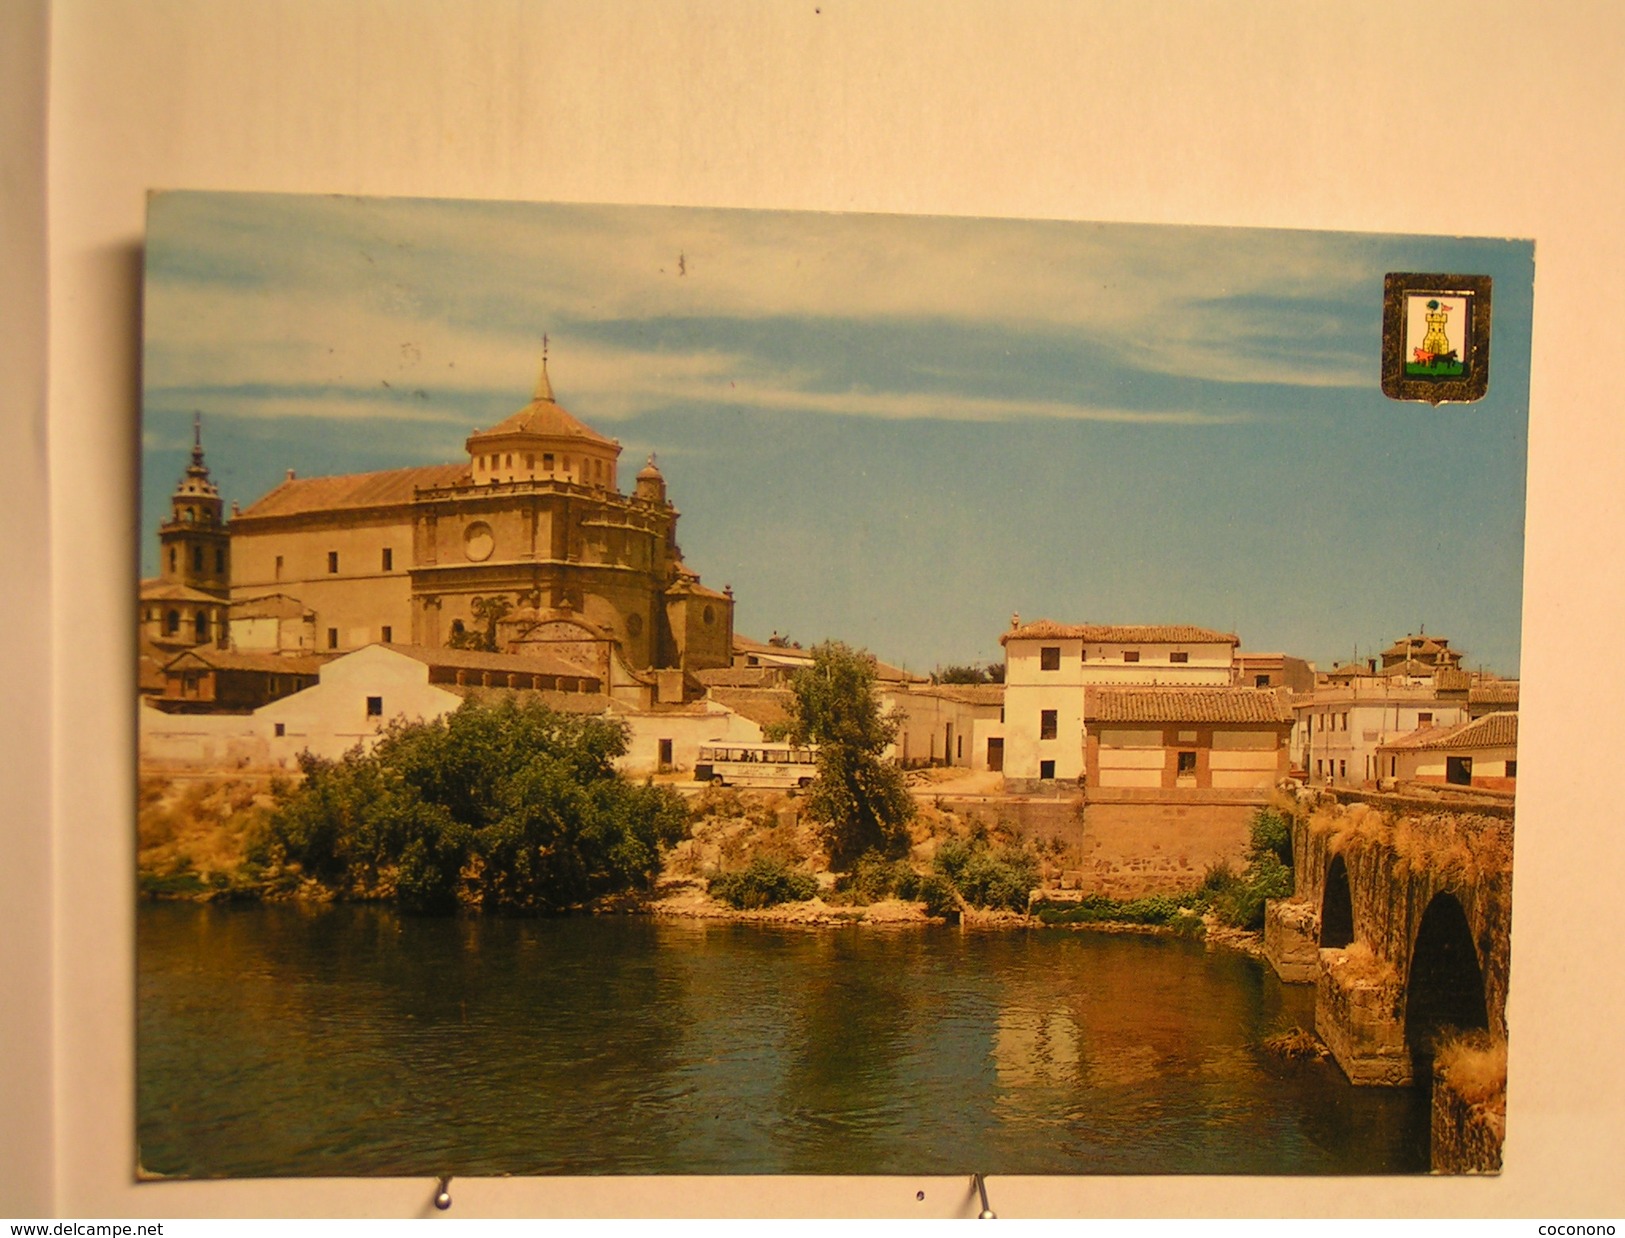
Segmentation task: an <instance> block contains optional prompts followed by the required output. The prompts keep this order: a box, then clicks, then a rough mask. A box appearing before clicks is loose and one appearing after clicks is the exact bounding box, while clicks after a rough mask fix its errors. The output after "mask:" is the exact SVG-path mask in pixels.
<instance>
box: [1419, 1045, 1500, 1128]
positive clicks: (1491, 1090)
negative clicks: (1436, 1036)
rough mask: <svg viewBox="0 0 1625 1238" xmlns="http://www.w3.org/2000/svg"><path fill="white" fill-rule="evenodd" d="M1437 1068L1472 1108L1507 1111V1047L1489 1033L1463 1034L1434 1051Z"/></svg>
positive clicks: (1446, 1081) (1452, 1088) (1438, 1046)
mask: <svg viewBox="0 0 1625 1238" xmlns="http://www.w3.org/2000/svg"><path fill="white" fill-rule="evenodd" d="M1433 1068H1434V1070H1435V1071H1436V1072H1437V1074H1438V1075H1439V1077H1440V1078H1441V1079H1443V1080H1444V1082H1445V1083H1446V1084H1447V1085H1448V1086H1449V1087H1450V1089H1451V1091H1453V1092H1455V1093H1456V1095H1458V1096H1460V1097H1461V1098H1462V1099H1463V1100H1465V1101H1466V1102H1467V1103H1468V1104H1470V1105H1483V1106H1484V1107H1486V1108H1488V1109H1500V1110H1502V1111H1504V1110H1505V1108H1506V1089H1507V1045H1506V1041H1504V1040H1493V1039H1491V1038H1490V1036H1489V1034H1488V1033H1487V1032H1462V1033H1458V1034H1456V1035H1453V1036H1450V1037H1447V1038H1446V1039H1443V1040H1441V1041H1440V1042H1439V1043H1438V1045H1436V1046H1435V1047H1434V1053H1433Z"/></svg>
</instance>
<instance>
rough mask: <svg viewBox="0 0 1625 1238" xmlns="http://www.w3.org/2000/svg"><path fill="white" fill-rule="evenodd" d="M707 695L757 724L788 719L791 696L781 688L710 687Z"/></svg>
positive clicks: (763, 724) (761, 724)
mask: <svg viewBox="0 0 1625 1238" xmlns="http://www.w3.org/2000/svg"><path fill="white" fill-rule="evenodd" d="M708 695H709V696H710V698H711V699H712V700H713V701H716V702H717V703H718V704H721V705H726V706H727V707H728V708H729V709H731V710H733V711H734V713H736V714H738V715H740V716H741V717H743V718H748V719H750V721H752V722H754V723H755V724H756V725H757V726H770V725H772V724H773V723H776V722H788V721H789V720H790V701H791V699H792V697H791V694H790V693H789V692H788V691H787V690H785V689H783V688H712V689H711V691H710V692H709V693H708Z"/></svg>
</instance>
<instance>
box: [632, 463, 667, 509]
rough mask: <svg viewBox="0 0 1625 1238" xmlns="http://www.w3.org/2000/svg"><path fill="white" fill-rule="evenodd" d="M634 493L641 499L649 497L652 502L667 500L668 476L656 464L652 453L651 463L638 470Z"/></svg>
mask: <svg viewBox="0 0 1625 1238" xmlns="http://www.w3.org/2000/svg"><path fill="white" fill-rule="evenodd" d="M632 493H633V494H635V495H636V496H637V497H638V498H640V499H648V500H649V502H651V503H664V502H665V501H666V478H665V476H664V475H663V474H662V473H661V471H660V468H659V466H658V465H656V464H655V458H654V455H653V454H652V453H651V454H650V456H649V463H648V464H645V465H644V466H643V467H642V468H641V469H639V470H638V480H637V485H636V486H635V487H634V488H633V491H632Z"/></svg>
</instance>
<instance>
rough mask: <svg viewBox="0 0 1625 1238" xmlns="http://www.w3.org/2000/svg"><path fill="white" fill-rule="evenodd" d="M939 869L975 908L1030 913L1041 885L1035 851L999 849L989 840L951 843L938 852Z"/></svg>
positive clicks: (1011, 848)
mask: <svg viewBox="0 0 1625 1238" xmlns="http://www.w3.org/2000/svg"><path fill="white" fill-rule="evenodd" d="M936 868H937V871H938V872H939V873H941V874H942V876H944V877H945V878H947V879H948V881H950V882H951V883H952V884H953V886H954V888H955V889H956V890H958V891H959V893H960V895H961V896H962V897H963V898H964V900H965V901H966V902H967V903H969V904H970V905H971V906H973V907H1003V908H1008V909H1009V910H1011V911H1026V910H1027V899H1028V896H1029V895H1030V894H1031V893H1032V889H1033V887H1034V886H1036V885H1037V884H1038V859H1037V857H1036V856H1034V855H1033V853H1032V852H1031V851H1029V850H1027V849H1026V848H1023V847H999V848H996V849H995V848H993V847H992V846H990V845H989V844H988V841H987V839H986V838H985V837H973V838H969V839H961V838H951V839H948V840H947V841H946V842H944V843H943V844H942V845H941V846H940V847H938V848H937V856H936Z"/></svg>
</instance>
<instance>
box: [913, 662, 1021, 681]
mask: <svg viewBox="0 0 1625 1238" xmlns="http://www.w3.org/2000/svg"><path fill="white" fill-rule="evenodd" d="M931 678H932V679H933V680H935V681H936V682H937V683H949V684H977V683H1003V682H1004V663H1003V662H987V663H984V664H983V665H981V666H957V665H956V666H940V667H938V668H937V669H936V671H935V672H933V673H932V675H931Z"/></svg>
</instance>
